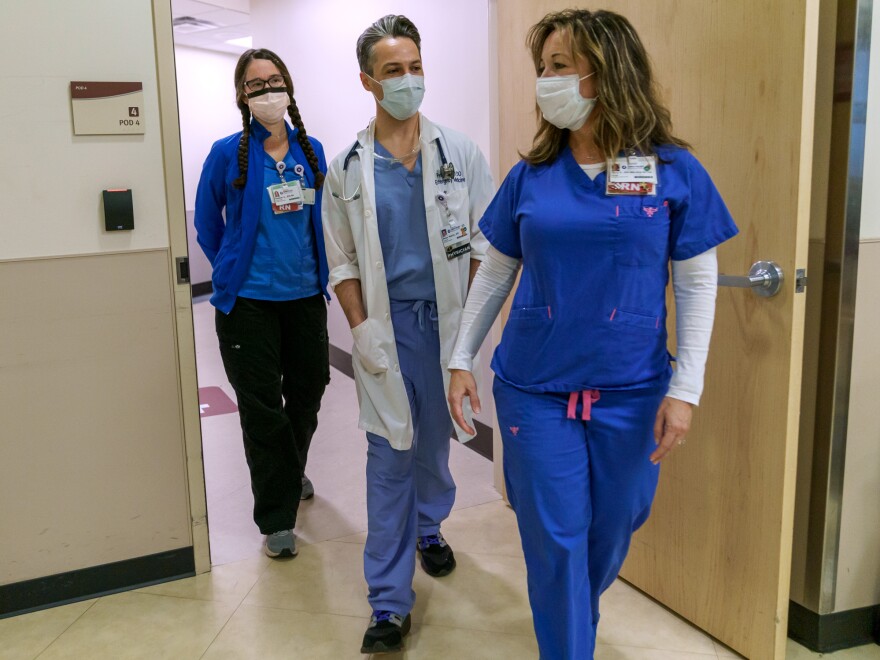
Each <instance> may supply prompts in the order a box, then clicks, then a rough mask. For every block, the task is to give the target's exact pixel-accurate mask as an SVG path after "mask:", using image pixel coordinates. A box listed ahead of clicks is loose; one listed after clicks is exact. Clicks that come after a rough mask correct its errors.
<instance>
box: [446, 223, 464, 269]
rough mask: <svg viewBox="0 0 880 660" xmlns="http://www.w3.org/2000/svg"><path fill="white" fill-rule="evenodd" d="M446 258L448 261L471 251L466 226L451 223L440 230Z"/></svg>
mask: <svg viewBox="0 0 880 660" xmlns="http://www.w3.org/2000/svg"><path fill="white" fill-rule="evenodd" d="M440 236H441V237H442V238H443V248H444V249H445V250H446V258H447V259H449V260H450V261H451V260H452V259H455V258H456V257H460V256H461V255H463V254H467V253H468V252H470V251H471V235H470V229H468V226H467V224H465V223H457V222H451V223H449V224H448V225H446V226H445V227H443V228H442V229H441V230H440Z"/></svg>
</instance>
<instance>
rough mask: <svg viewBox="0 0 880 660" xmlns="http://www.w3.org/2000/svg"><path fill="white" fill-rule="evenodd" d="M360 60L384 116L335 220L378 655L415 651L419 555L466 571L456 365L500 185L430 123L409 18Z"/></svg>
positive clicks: (387, 30) (355, 161) (327, 228)
mask: <svg viewBox="0 0 880 660" xmlns="http://www.w3.org/2000/svg"><path fill="white" fill-rule="evenodd" d="M357 55H358V63H359V65H360V69H361V73H360V80H361V85H362V86H363V88H364V89H365V90H366V91H368V92H369V93H370V94H372V95H373V96H374V98H375V101H376V117H375V119H374V120H373V121H371V122H370V124H369V126H368V127H367V128H366V129H365V130H364V131H362V132H361V133H359V134H358V136H357V140H356V141H355V143H354V144H353V145H352V146H351V148H349V149H346V150H344V151H343V152H342V153H341V154H340V155H339V156H337V157H336V159H335V160H334V161H333V162H332V163H331V165H330V168H329V171H328V175H327V185H325V186H324V193H323V211H322V217H323V226H324V234H325V244H326V250H327V261H328V265H329V268H330V279H329V284H330V287H332V288H333V289H334V291H335V293H336V296H337V298H338V300H339V302H340V304H341V306H342V309H343V311H344V312H345V315H346V318H347V319H348V322H349V324H350V325H351V328H352V335H353V337H354V347H353V349H352V362H353V365H354V375H355V381H356V383H357V392H358V400H359V402H360V420H359V426H360V428H361V429H363V430H364V431H366V432H367V440H368V452H367V511H368V517H369V526H368V534H367V542H366V547H365V550H364V575H365V577H366V580H367V584H368V585H369V602H370V605H371V606H372V609H373V616H372V617H371V621H370V626H369V628H368V629H367V632H366V634H365V636H364V642H363V645H362V648H361V651H362V652H363V653H376V652H383V651H393V650H397V649H400V648H402V646H403V636H404V635H406V633H407V631H408V630H409V627H410V611H411V610H412V607H413V603H414V602H415V592H414V591H413V589H412V579H413V574H414V571H415V550H417V549H418V551H419V555H420V558H421V564H422V567H423V568H424V569H425V571H426V572H428V573H429V574H430V575H432V576H435V577H440V576H443V575H447V574H448V573H450V572H451V571H452V570H453V569H454V568H455V557H454V554H453V552H452V549H451V548H450V547H449V545H448V544H447V543H446V541H445V539H444V538H443V536H442V534H441V533H440V524H441V523H442V522H443V520H445V519H446V517H447V516H448V515H449V511H450V510H451V508H452V504H453V501H454V499H455V483H454V481H453V479H452V476H451V474H450V473H449V465H448V463H449V445H450V437H451V435H452V432H453V422H452V419H451V417H450V414H449V409H448V407H447V403H446V391H447V389H448V385H449V372H448V371H447V369H446V365H447V363H448V361H449V357H450V354H451V352H452V348H453V345H454V343H455V338H456V334H457V332H458V326H459V322H460V319H461V313H462V308H463V306H464V302H465V299H466V298H467V290H468V285H469V282H470V279H471V277H472V276H473V274H474V273H475V272H476V269H477V267H478V266H479V263H480V261H481V260H482V258H483V256H484V255H485V252H486V248H487V243H486V240H485V238H484V237H483V235H482V233H481V232H480V229H479V227H478V225H477V223H478V221H479V219H480V217H481V216H482V214H483V211H484V210H485V208H486V207H487V206H488V204H489V202H490V201H491V199H492V196H493V194H494V185H493V183H492V178H491V175H490V173H489V167H488V165H487V163H486V160H485V158H484V157H483V155H482V154H481V153H480V150H479V149H478V147H477V146H476V145H475V144H474V143H473V142H472V141H471V140H470V139H468V138H467V137H465V136H464V135H461V134H460V133H457V132H455V131H452V130H450V129H447V128H444V127H441V126H438V125H437V124H434V123H432V122H431V121H429V120H428V119H427V118H425V117H424V116H422V115H421V114H420V113H419V106H420V103H421V100H422V96H423V94H424V90H425V82H424V81H425V78H424V72H423V70H422V61H421V39H420V36H419V32H418V30H417V28H416V26H415V25H413V24H412V22H411V21H410V20H409V19H407V18H406V17H405V16H395V15H389V16H385V17H384V18H381V19H379V20H378V21H376V22H375V23H374V24H373V25H371V26H370V27H369V28H368V29H367V30H366V31H365V32H364V33H363V34H362V35H361V36H360V38H359V39H358V44H357ZM455 432H456V433H457V434H458V437H459V439H461V440H467V439H469V436H468V435H467V433H466V432H465V431H464V430H463V429H461V428H460V427H456V428H455Z"/></svg>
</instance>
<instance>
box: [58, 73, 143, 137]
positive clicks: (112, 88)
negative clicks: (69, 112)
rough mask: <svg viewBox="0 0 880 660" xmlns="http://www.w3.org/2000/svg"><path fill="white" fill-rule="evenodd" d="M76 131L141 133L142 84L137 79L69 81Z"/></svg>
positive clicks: (82, 132)
mask: <svg viewBox="0 0 880 660" xmlns="http://www.w3.org/2000/svg"><path fill="white" fill-rule="evenodd" d="M70 102H71V105H72V107H73V132H74V134H75V135H118V134H132V133H135V134H142V133H143V132H144V118H143V107H144V86H143V83H139V82H89V81H82V80H75V81H72V82H71V83H70Z"/></svg>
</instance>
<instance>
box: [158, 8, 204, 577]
mask: <svg viewBox="0 0 880 660" xmlns="http://www.w3.org/2000/svg"><path fill="white" fill-rule="evenodd" d="M152 5H153V33H154V36H155V41H156V77H157V80H158V88H159V90H158V91H159V120H160V126H161V131H162V157H163V161H164V168H165V203H166V206H167V211H168V240H169V252H168V254H169V260H168V268H169V271H170V273H171V283H172V297H173V300H174V329H175V333H174V334H175V343H176V353H177V367H178V370H177V371H178V378H179V384H180V405H181V419H182V429H181V431H182V434H183V443H184V456H183V457H182V458H183V459H184V461H185V462H186V490H187V494H188V497H189V512H190V523H191V530H192V545H193V556H194V560H195V569H196V574H200V573H205V572H207V571H209V570H211V550H210V542H209V538H208V502H207V494H206V492H205V467H204V460H203V456H202V427H201V411H200V408H199V384H198V378H197V374H196V344H195V332H194V329H193V310H192V291H191V288H190V283H189V280H188V279H187V281H186V282H179V281H178V279H177V272H176V270H177V268H176V264H177V259H178V258H188V254H189V251H188V247H187V241H186V205H185V201H184V192H183V158H182V154H181V146H180V117H179V114H178V109H177V73H176V69H175V65H174V34H173V29H172V24H171V2H170V0H152Z"/></svg>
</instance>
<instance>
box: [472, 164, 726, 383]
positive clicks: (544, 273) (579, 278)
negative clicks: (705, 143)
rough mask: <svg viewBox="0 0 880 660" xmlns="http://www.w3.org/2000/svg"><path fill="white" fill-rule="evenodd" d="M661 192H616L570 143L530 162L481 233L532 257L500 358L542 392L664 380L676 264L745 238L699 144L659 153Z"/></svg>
mask: <svg viewBox="0 0 880 660" xmlns="http://www.w3.org/2000/svg"><path fill="white" fill-rule="evenodd" d="M657 156H658V186H657V194H656V196H609V195H606V194H605V179H606V175H605V172H602V173H600V174H599V175H598V176H596V178H595V179H593V180H591V179H590V178H589V177H588V176H587V175H586V174H585V173H584V172H583V170H582V169H581V168H580V166H579V165H578V164H577V162H576V161H575V159H574V157H573V156H572V153H571V150H570V149H569V148H568V147H566V148H565V149H564V150H563V151H562V152H561V153H560V155H559V157H558V158H557V159H556V160H554V161H553V162H551V163H546V164H542V165H539V166H531V165H528V164H527V163H525V162H520V163H518V164H517V165H516V166H514V168H513V169H512V170H511V171H510V173H509V174H508V175H507V178H506V179H505V180H504V183H503V184H502V186H501V188H500V189H499V191H498V194H497V195H496V196H495V199H494V200H493V201H492V203H491V204H490V205H489V208H488V209H486V213H485V214H484V215H483V218H482V220H481V221H480V228H481V229H482V230H483V233H484V235H485V236H486V238H487V239H488V240H489V242H490V243H491V244H492V246H493V247H495V249H497V250H499V251H500V252H502V253H504V254H506V255H508V256H510V257H513V258H516V259H522V266H523V268H522V275H521V278H520V284H519V286H518V288H517V290H516V294H515V296H514V299H513V305H512V307H511V311H510V316H509V318H508V321H507V324H506V325H505V328H504V334H503V336H502V339H501V343H500V344H499V346H498V349H497V350H496V351H495V355H494V357H493V360H492V369H493V370H494V371H495V373H496V374H497V375H498V377H499V378H501V379H502V380H504V381H505V382H508V383H510V384H511V385H514V386H516V387H519V388H521V389H524V390H526V391H530V392H573V391H577V390H585V389H598V390H603V389H606V390H627V389H636V388H647V387H656V386H663V385H665V384H666V383H668V380H669V378H670V376H671V368H670V364H669V362H670V356H669V353H668V352H667V350H666V340H667V336H666V285H667V282H668V278H669V259H670V258H671V259H675V260H684V259H689V258H691V257H694V256H696V255H698V254H700V253H702V252H705V251H706V250H708V249H710V248H712V247H715V246H716V245H718V244H719V243H722V242H723V241H725V240H727V239H728V238H730V237H732V236H734V235H736V233H737V231H738V230H737V228H736V225H735V224H734V222H733V219H732V218H731V216H730V213H729V212H728V210H727V207H726V206H725V205H724V201H723V200H722V199H721V196H720V194H719V193H718V191H717V189H716V188H715V185H714V184H713V183H712V180H711V179H710V177H709V175H708V173H707V172H706V170H705V169H703V167H702V166H701V165H700V163H699V162H698V161H697V159H696V158H694V157H693V156H692V155H691V154H690V153H689V152H688V151H687V150H684V149H680V148H677V147H661V148H658V149H657Z"/></svg>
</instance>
